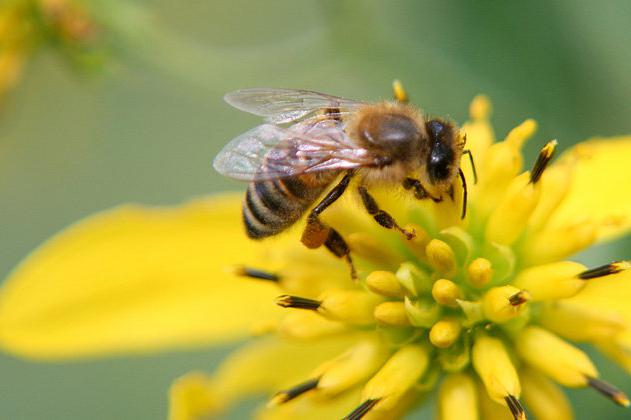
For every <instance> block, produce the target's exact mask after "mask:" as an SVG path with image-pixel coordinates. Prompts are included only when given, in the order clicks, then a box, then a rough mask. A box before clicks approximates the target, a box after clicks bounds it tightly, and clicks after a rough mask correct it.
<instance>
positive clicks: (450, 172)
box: [214, 85, 475, 277]
mask: <svg viewBox="0 0 631 420" xmlns="http://www.w3.org/2000/svg"><path fill="white" fill-rule="evenodd" d="M224 98H225V100H226V102H228V103H229V104H230V105H232V106H234V107H235V108H238V109H240V110H243V111H246V112H249V113H251V114H255V115H259V116H262V117H264V118H265V123H264V124H262V125H259V126H257V127H255V128H253V129H251V130H249V131H247V132H245V133H243V134H241V135H240V136H238V137H236V138H235V139H234V140H232V141H231V142H230V143H228V144H227V145H226V146H225V147H224V148H223V150H222V151H221V152H220V153H219V154H218V155H217V157H216V158H215V161H214V167H215V169H217V171H218V172H220V173H222V174H224V175H226V176H229V177H231V178H235V179H240V180H246V181H250V184H249V186H248V189H247V192H246V195H245V200H244V203H243V221H244V224H245V228H246V232H247V235H248V236H249V237H250V238H252V239H262V238H265V237H269V236H273V235H276V234H278V233H280V232H282V231H284V230H285V229H287V228H289V227H290V226H292V225H293V224H294V223H296V222H297V221H298V220H299V219H300V218H301V216H302V215H303V214H304V213H306V212H307V211H308V210H309V209H310V208H311V211H310V212H309V215H308V216H307V224H306V227H305V230H304V232H303V235H302V242H303V243H304V244H305V245H306V246H307V247H309V248H317V247H320V246H321V245H324V246H326V247H327V248H328V249H329V250H330V251H331V252H333V254H335V255H336V256H338V257H342V258H345V259H346V260H347V262H348V263H349V265H350V266H351V273H352V276H353V277H355V276H356V274H355V270H354V267H353V263H352V260H351V256H350V250H349V247H348V245H347V244H346V242H345V241H344V239H343V238H342V236H341V235H340V234H339V233H338V232H337V231H336V230H335V229H334V228H333V227H331V226H328V225H326V224H324V223H323V222H322V221H321V220H320V218H319V217H318V216H319V215H320V214H321V213H322V212H323V211H324V210H325V209H326V208H327V207H328V206H330V205H331V204H332V203H333V202H335V201H336V200H337V199H338V198H339V197H341V196H342V194H344V192H345V191H346V189H347V187H348V185H349V183H350V181H351V179H352V178H355V179H357V180H358V186H357V191H358V193H359V195H360V197H361V201H362V203H363V205H364V207H365V208H366V210H367V211H368V213H369V214H370V215H372V216H373V218H374V219H375V221H377V223H379V224H380V225H381V226H383V227H385V228H388V229H395V230H397V231H399V232H401V233H402V234H403V235H405V237H406V238H407V239H411V238H413V237H414V232H410V231H408V230H406V229H404V228H402V227H401V226H400V225H399V224H398V223H397V222H396V221H395V220H394V218H393V217H392V216H390V214H388V213H387V212H386V211H384V210H382V209H381V208H380V207H379V205H378V204H377V202H376V201H375V199H374V198H373V197H372V195H371V194H370V192H369V189H370V188H371V187H373V186H375V185H382V186H395V185H401V186H403V187H404V188H405V189H406V190H411V191H412V192H413V193H414V196H415V197H416V198H418V199H427V198H429V199H432V200H434V201H441V200H443V196H444V195H446V194H447V195H449V196H451V197H452V198H453V185H454V182H456V179H457V178H458V176H459V177H460V180H461V182H462V186H463V206H462V218H464V217H465V215H466V198H467V197H466V194H467V187H466V180H465V177H464V174H463V172H462V169H460V159H461V157H462V155H463V154H464V153H469V151H468V150H464V146H465V137H464V136H462V135H461V134H460V132H459V130H458V129H457V127H456V126H455V125H454V124H453V123H452V122H450V121H447V120H445V119H440V118H431V119H430V118H426V117H425V116H424V115H423V114H422V113H421V112H420V111H419V110H418V109H417V108H415V107H414V106H412V105H410V104H408V103H407V100H406V98H407V95H406V94H405V93H404V91H402V89H401V87H400V85H398V86H397V89H395V99H398V100H397V101H394V102H389V101H384V102H377V103H370V102H363V101H356V100H352V99H346V98H341V97H337V96H332V95H327V94H323V93H318V92H313V91H308V90H296V89H272V88H252V89H243V90H238V91H235V92H231V93H228V94H227V95H225V97H224ZM469 155H470V153H469ZM471 162H472V163H473V160H472V161H471ZM474 171H475V169H474ZM474 173H475V172H474ZM340 176H341V180H340V181H338V183H337V184H336V185H335V186H334V187H333V188H331V189H330V190H329V191H328V193H327V194H326V195H324V197H323V198H322V199H321V200H320V201H319V202H318V203H317V204H316V205H315V206H313V205H314V204H315V203H316V201H317V200H318V198H320V197H321V196H322V195H323V194H324V192H325V190H326V189H327V188H328V187H330V186H331V185H332V184H333V183H334V181H336V180H337V179H338V178H340ZM312 206H313V208H312Z"/></svg>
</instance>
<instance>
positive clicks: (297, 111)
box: [224, 88, 365, 124]
mask: <svg viewBox="0 0 631 420" xmlns="http://www.w3.org/2000/svg"><path fill="white" fill-rule="evenodd" d="M224 100H225V101H226V102H228V103H229V104H230V105H232V106H233V107H235V108H237V109H240V110H242V111H245V112H249V113H250V114H254V115H260V116H262V117H265V120H266V121H267V122H270V123H274V124H285V123H289V122H292V121H297V120H300V119H302V118H304V117H306V116H308V115H310V114H312V113H314V112H316V111H318V110H321V109H323V108H338V109H339V113H340V114H346V113H349V112H353V111H354V110H356V109H357V108H359V107H360V106H362V105H365V102H361V101H355V100H352V99H346V98H340V97H338V96H332V95H327V94H325V93H319V92H313V91H309V90H299V89H273V88H251V89H241V90H237V91H234V92H230V93H227V94H226V95H225V96H224Z"/></svg>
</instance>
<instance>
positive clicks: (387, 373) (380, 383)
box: [362, 344, 430, 410]
mask: <svg viewBox="0 0 631 420" xmlns="http://www.w3.org/2000/svg"><path fill="white" fill-rule="evenodd" d="M429 355H430V351H429V348H428V347H427V346H424V345H422V344H408V345H406V346H404V347H401V348H400V349H399V350H398V351H397V352H396V353H395V354H394V355H392V357H390V359H388V361H387V362H386V363H385V364H384V365H383V367H382V368H381V369H380V370H379V372H377V373H376V374H375V376H373V377H372V378H371V379H370V380H369V381H368V383H366V385H365V386H364V389H363V391H362V401H368V400H371V401H375V400H376V401H378V402H377V403H376V405H375V406H374V409H375V410H388V409H390V408H392V407H394V405H395V404H396V403H397V402H398V401H399V400H400V398H401V397H402V396H403V395H404V394H405V393H406V392H407V391H408V390H409V389H410V388H411V387H412V386H413V385H414V384H415V383H416V382H417V381H418V380H419V379H420V377H421V376H422V375H423V373H425V370H426V369H427V366H428V365H429Z"/></svg>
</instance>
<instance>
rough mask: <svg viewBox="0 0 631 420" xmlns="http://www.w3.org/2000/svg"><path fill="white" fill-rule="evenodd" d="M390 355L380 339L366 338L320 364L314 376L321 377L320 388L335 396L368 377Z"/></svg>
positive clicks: (325, 392)
mask: <svg viewBox="0 0 631 420" xmlns="http://www.w3.org/2000/svg"><path fill="white" fill-rule="evenodd" d="M388 355H389V351H388V348H387V346H385V345H384V343H383V342H382V341H380V340H376V339H375V340H364V341H360V342H359V343H357V344H356V345H355V346H353V347H352V348H351V349H349V350H348V351H346V352H344V353H343V354H341V355H340V356H338V357H336V358H335V359H333V360H330V361H328V362H326V363H324V364H323V365H322V366H320V367H319V368H318V369H316V371H315V372H314V374H313V375H312V376H313V377H316V378H320V379H319V381H318V390H319V391H321V392H323V393H324V394H326V395H329V396H333V395H336V394H338V393H340V392H343V391H346V390H347V389H349V388H351V387H353V386H354V385H355V384H358V383H360V382H361V381H363V380H365V379H366V378H368V377H369V376H370V375H372V374H373V373H374V372H376V371H377V369H379V367H381V365H383V363H384V362H385V361H386V359H387V357H388Z"/></svg>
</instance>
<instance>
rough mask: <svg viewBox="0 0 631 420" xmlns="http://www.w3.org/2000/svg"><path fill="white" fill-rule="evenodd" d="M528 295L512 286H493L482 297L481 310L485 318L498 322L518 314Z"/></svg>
mask: <svg viewBox="0 0 631 420" xmlns="http://www.w3.org/2000/svg"><path fill="white" fill-rule="evenodd" d="M529 299H530V296H529V294H528V292H525V291H523V290H520V289H518V288H516V287H513V286H501V287H493V288H492V289H489V290H488V291H487V292H486V293H485V294H484V296H483V297H482V312H483V313H484V316H485V318H486V319H488V320H490V321H492V322H496V323H498V324H500V323H504V322H506V321H509V320H511V319H513V318H515V317H516V316H517V315H519V314H520V313H521V312H522V311H523V309H524V307H525V305H524V303H526V302H527V301H528V300H529Z"/></svg>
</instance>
